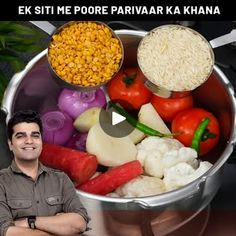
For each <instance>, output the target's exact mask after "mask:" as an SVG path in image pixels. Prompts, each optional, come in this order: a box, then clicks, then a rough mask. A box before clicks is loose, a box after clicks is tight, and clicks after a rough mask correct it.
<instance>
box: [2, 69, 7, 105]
mask: <svg viewBox="0 0 236 236" xmlns="http://www.w3.org/2000/svg"><path fill="white" fill-rule="evenodd" d="M7 84H8V81H7V79H6V77H5V75H4V74H3V72H2V71H1V70H0V103H1V102H2V99H3V95H4V92H5V90H6V87H7Z"/></svg>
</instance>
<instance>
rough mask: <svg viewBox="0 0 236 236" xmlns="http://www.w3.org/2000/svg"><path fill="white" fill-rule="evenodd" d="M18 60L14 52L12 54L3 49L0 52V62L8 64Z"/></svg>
mask: <svg viewBox="0 0 236 236" xmlns="http://www.w3.org/2000/svg"><path fill="white" fill-rule="evenodd" d="M18 58H19V56H18V55H17V54H16V53H15V52H12V51H10V50H8V49H4V50H1V51H0V61H4V62H10V61H14V60H17V59H18Z"/></svg>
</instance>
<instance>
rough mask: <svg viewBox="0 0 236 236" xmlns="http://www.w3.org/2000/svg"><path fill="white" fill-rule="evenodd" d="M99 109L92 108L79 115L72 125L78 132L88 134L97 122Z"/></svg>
mask: <svg viewBox="0 0 236 236" xmlns="http://www.w3.org/2000/svg"><path fill="white" fill-rule="evenodd" d="M101 110H102V108H101V107H92V108H89V109H88V110H86V111H84V112H83V113H82V114H81V115H79V116H78V117H77V118H76V119H75V121H74V123H73V125H74V127H75V128H76V130H78V131H80V132H88V131H89V130H90V128H91V127H92V126H93V125H95V124H96V123H98V122H99V115H100V112H101Z"/></svg>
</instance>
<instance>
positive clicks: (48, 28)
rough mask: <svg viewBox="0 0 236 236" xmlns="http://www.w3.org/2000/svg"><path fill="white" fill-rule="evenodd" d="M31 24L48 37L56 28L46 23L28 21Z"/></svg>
mask: <svg viewBox="0 0 236 236" xmlns="http://www.w3.org/2000/svg"><path fill="white" fill-rule="evenodd" d="M29 22H30V23H31V24H33V25H35V26H37V27H38V28H39V29H41V30H43V31H44V32H45V33H47V34H48V35H52V34H53V32H54V31H55V30H56V27H55V26H54V25H52V24H51V23H50V22H48V21H29Z"/></svg>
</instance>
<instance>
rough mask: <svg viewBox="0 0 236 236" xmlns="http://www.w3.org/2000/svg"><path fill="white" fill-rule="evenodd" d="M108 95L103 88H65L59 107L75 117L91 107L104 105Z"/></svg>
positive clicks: (60, 96) (59, 100) (60, 97)
mask: <svg viewBox="0 0 236 236" xmlns="http://www.w3.org/2000/svg"><path fill="white" fill-rule="evenodd" d="M105 105H106V96H105V93H104V92H103V90H102V89H97V90H92V91H88V92H79V91H74V90H69V89H63V90H62V92H61V93H60V95H59V98H58V107H59V108H60V110H61V111H63V112H66V113H67V114H68V115H70V116H71V117H72V118H73V119H75V118H77V117H78V116H79V115H80V114H81V113H83V112H84V111H86V110H87V109H89V108H91V107H104V106H105Z"/></svg>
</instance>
